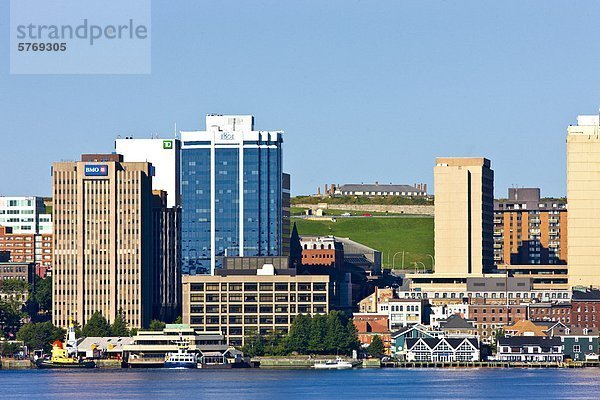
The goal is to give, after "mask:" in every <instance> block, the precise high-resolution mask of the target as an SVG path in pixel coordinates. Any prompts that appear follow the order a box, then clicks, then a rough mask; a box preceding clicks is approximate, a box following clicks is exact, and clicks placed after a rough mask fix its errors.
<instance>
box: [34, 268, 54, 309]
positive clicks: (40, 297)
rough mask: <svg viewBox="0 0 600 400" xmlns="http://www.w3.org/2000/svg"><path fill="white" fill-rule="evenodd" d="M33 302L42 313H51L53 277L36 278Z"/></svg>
mask: <svg viewBox="0 0 600 400" xmlns="http://www.w3.org/2000/svg"><path fill="white" fill-rule="evenodd" d="M32 297H33V300H34V301H35V302H36V303H37V304H38V307H39V309H40V311H43V312H45V313H50V312H51V311H52V277H51V276H49V277H47V278H45V279H41V278H39V277H36V282H35V291H34V292H33V296H32Z"/></svg>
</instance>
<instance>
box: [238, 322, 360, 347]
mask: <svg viewBox="0 0 600 400" xmlns="http://www.w3.org/2000/svg"><path fill="white" fill-rule="evenodd" d="M359 346H360V343H359V341H358V335H357V332H356V327H355V326H354V323H353V322H352V320H351V319H350V318H348V316H347V315H346V314H344V313H343V312H341V311H331V312H330V313H329V314H328V315H325V314H318V315H314V316H310V315H307V314H299V315H297V316H296V317H295V318H294V321H293V322H292V325H291V326H290V329H289V332H288V333H287V335H283V334H280V333H278V332H277V331H272V332H271V333H269V334H267V335H264V336H262V335H260V334H259V333H258V332H257V333H255V334H253V335H250V336H248V337H246V340H245V345H244V346H243V347H242V351H243V352H244V354H245V355H247V356H250V357H254V356H285V355H290V354H294V353H295V354H339V355H350V354H351V353H352V350H358V348H359Z"/></svg>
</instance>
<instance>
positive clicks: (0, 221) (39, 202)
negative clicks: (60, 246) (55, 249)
mask: <svg viewBox="0 0 600 400" xmlns="http://www.w3.org/2000/svg"><path fill="white" fill-rule="evenodd" d="M45 212H46V207H45V206H44V198H43V197H35V196H29V197H4V196H3V197H0V225H2V226H6V227H10V228H12V232H13V233H31V234H34V233H52V221H46V219H47V218H46V217H48V215H45V218H43V220H44V221H43V222H42V224H41V225H42V226H43V228H42V229H41V228H40V216H41V215H42V214H45ZM48 223H50V231H49V232H48ZM41 231H43V232H41Z"/></svg>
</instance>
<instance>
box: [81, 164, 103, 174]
mask: <svg viewBox="0 0 600 400" xmlns="http://www.w3.org/2000/svg"><path fill="white" fill-rule="evenodd" d="M83 174H84V175H85V176H107V175H108V165H86V166H85V167H84V170H83Z"/></svg>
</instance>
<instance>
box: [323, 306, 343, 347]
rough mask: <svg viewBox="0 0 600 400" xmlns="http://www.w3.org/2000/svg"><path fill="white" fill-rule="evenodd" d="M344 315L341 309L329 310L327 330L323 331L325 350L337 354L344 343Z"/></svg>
mask: <svg viewBox="0 0 600 400" xmlns="http://www.w3.org/2000/svg"><path fill="white" fill-rule="evenodd" d="M345 319H347V318H345V316H344V314H343V313H342V312H341V311H331V312H330V313H329V315H328V316H327V331H326V333H325V351H326V352H329V353H332V354H333V353H335V354H339V353H340V352H341V351H342V350H344V348H345V345H346V335H347V334H348V331H347V329H346V321H345Z"/></svg>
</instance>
